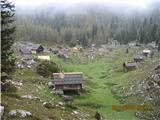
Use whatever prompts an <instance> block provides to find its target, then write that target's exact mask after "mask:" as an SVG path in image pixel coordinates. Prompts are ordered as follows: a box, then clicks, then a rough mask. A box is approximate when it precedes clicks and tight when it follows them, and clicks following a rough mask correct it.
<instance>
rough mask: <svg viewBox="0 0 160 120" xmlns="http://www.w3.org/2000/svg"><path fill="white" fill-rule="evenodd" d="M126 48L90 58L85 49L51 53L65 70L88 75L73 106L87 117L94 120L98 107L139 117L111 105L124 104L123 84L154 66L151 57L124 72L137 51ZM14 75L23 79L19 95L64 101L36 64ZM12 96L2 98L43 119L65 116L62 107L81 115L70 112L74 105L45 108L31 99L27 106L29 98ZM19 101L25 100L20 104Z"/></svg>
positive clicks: (121, 116)
mask: <svg viewBox="0 0 160 120" xmlns="http://www.w3.org/2000/svg"><path fill="white" fill-rule="evenodd" d="M124 51H125V49H120V48H117V49H114V50H113V51H112V52H111V53H109V54H105V53H104V54H102V55H97V56H98V57H96V58H95V59H93V60H88V59H87V58H86V56H84V55H83V54H84V53H85V52H84V53H76V54H74V55H71V56H70V59H60V58H58V57H56V56H54V55H52V54H50V56H51V60H52V61H54V62H56V63H57V64H58V65H59V66H60V67H61V70H62V71H64V72H72V71H75V72H83V75H84V79H85V80H84V84H83V88H84V90H83V93H82V95H80V96H76V97H74V102H73V103H72V105H73V108H74V106H75V107H76V108H77V109H78V110H79V111H81V112H83V113H86V114H88V115H89V117H86V119H87V120H93V119H94V114H95V112H96V111H99V112H100V114H101V115H102V116H103V119H109V120H139V119H138V118H136V117H135V116H134V112H135V111H132V110H120V111H115V110H113V109H112V105H124V104H122V103H121V102H120V101H119V99H120V98H121V97H123V96H122V93H121V92H122V89H121V88H122V87H124V88H126V87H127V86H128V84H129V85H130V84H133V83H135V84H136V82H137V81H139V80H141V79H144V78H145V77H146V75H147V74H148V71H149V69H150V68H152V67H153V66H154V63H155V61H153V59H148V60H147V61H146V62H145V63H144V64H143V65H140V66H139V68H138V69H137V70H135V71H131V72H127V73H124V72H123V69H122V64H123V62H125V61H130V60H132V59H133V55H134V54H135V53H134V52H131V53H129V54H125V52H124ZM79 56H80V57H79ZM20 73H23V75H20ZM12 77H13V79H14V80H18V81H19V80H21V81H23V86H22V88H20V89H19V90H18V91H17V94H18V95H24V94H32V95H34V96H37V97H40V98H41V99H42V100H44V101H48V102H50V103H53V104H56V103H57V102H58V101H62V98H61V97H59V96H57V95H54V94H52V93H50V90H49V89H48V87H47V83H48V81H50V80H51V79H50V78H43V77H40V76H39V75H38V74H37V73H36V66H33V69H28V68H25V69H17V70H16V72H15V73H14V74H13V75H12ZM12 99H13V98H11V97H8V96H4V97H3V100H4V101H7V102H8V103H7V104H8V106H9V109H11V108H14V107H18V108H19V107H20V108H21V107H22V108H24V109H27V110H30V111H32V112H33V113H34V116H39V118H41V119H47V117H49V116H51V115H53V116H55V117H56V118H58V119H60V118H61V117H62V111H63V114H64V116H65V118H66V119H68V120H71V119H73V118H75V119H78V117H77V116H76V115H71V108H72V106H71V107H70V106H69V107H66V110H61V109H60V108H58V107H56V108H55V109H52V110H46V109H44V107H43V106H42V105H41V104H40V103H38V102H37V103H35V102H31V103H30V107H28V105H27V104H25V103H27V101H26V100H24V99H20V100H19V99H14V102H15V103H16V104H15V105H13V104H12V103H11V100H12ZM14 102H13V103H14ZM19 103H23V104H20V105H18V104H19ZM32 107H34V108H32Z"/></svg>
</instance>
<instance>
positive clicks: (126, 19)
mask: <svg viewBox="0 0 160 120" xmlns="http://www.w3.org/2000/svg"><path fill="white" fill-rule="evenodd" d="M14 2H15V6H16V1H13V3H14ZM135 3H136V2H135ZM16 26H17V31H16V40H17V41H30V42H36V43H46V44H62V45H64V44H67V45H69V46H75V45H77V44H78V45H82V46H84V47H87V46H90V45H91V44H93V43H94V44H97V45H101V44H106V43H107V42H108V40H111V39H114V40H117V41H119V42H120V43H122V44H124V43H128V42H130V41H135V40H136V41H137V42H140V43H149V42H151V41H156V42H157V43H158V41H159V40H160V3H159V2H144V3H141V4H131V3H124V2H121V3H116V4H115V3H114V2H108V3H104V4H103V1H102V2H99V3H98V2H97V3H96V2H92V3H89V2H77V3H74V4H73V3H72V2H68V3H60V2H59V3H58V2H57V3H56V2H55V3H52V4H49V2H46V3H43V2H40V4H36V3H34V2H33V4H31V3H30V4H27V3H26V4H25V2H24V3H23V4H22V3H21V4H20V3H19V4H18V2H17V6H16Z"/></svg>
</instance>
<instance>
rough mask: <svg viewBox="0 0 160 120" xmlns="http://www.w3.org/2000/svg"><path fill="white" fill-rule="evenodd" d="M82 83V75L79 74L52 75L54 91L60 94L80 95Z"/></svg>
mask: <svg viewBox="0 0 160 120" xmlns="http://www.w3.org/2000/svg"><path fill="white" fill-rule="evenodd" d="M82 82H83V74H82V73H81V72H72V73H54V74H53V83H54V89H55V91H58V92H59V93H60V94H66V95H72V94H80V92H81V91H82Z"/></svg>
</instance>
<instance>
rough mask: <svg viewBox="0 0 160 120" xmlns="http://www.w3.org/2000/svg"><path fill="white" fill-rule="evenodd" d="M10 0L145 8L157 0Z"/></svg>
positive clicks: (32, 4) (28, 3) (24, 4)
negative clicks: (109, 4) (122, 5)
mask: <svg viewBox="0 0 160 120" xmlns="http://www.w3.org/2000/svg"><path fill="white" fill-rule="evenodd" d="M9 1H12V2H13V3H14V4H15V5H17V6H19V5H20V6H37V5H41V4H54V3H60V4H66V5H72V4H76V3H79V2H82V3H103V4H104V3H106V4H107V3H114V4H129V5H135V6H140V7H142V8H145V7H146V5H147V4H149V3H150V2H153V1H155V0H9ZM156 1H158V0H156ZM159 1H160V0H159Z"/></svg>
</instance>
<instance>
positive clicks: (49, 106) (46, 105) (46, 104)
mask: <svg viewBox="0 0 160 120" xmlns="http://www.w3.org/2000/svg"><path fill="white" fill-rule="evenodd" d="M43 106H44V107H46V108H53V107H54V106H53V105H52V104H51V103H48V102H44V103H43Z"/></svg>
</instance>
